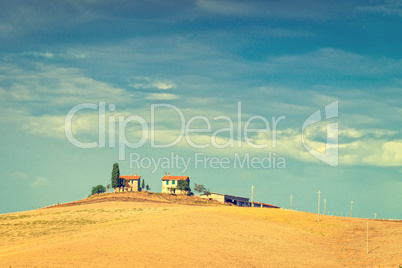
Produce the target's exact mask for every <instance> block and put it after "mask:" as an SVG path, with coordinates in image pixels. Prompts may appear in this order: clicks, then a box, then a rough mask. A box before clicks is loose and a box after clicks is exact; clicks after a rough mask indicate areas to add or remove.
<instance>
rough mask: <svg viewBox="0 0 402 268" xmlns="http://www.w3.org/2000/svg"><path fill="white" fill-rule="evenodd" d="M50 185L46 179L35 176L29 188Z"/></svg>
mask: <svg viewBox="0 0 402 268" xmlns="http://www.w3.org/2000/svg"><path fill="white" fill-rule="evenodd" d="M49 183H50V181H49V180H48V179H46V178H44V177H39V176H36V177H35V178H34V180H33V181H32V182H31V183H30V184H29V185H30V186H31V187H34V188H35V187H41V186H44V185H47V184H49Z"/></svg>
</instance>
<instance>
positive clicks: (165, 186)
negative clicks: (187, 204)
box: [162, 173, 190, 194]
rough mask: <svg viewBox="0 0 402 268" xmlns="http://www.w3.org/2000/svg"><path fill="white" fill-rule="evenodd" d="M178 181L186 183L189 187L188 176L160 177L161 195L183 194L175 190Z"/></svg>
mask: <svg viewBox="0 0 402 268" xmlns="http://www.w3.org/2000/svg"><path fill="white" fill-rule="evenodd" d="M179 181H186V182H187V184H188V186H189V187H190V177H188V176H170V173H168V174H166V173H165V176H163V177H162V193H168V194H169V193H175V194H183V192H182V191H181V190H179V189H177V184H178V182H179Z"/></svg>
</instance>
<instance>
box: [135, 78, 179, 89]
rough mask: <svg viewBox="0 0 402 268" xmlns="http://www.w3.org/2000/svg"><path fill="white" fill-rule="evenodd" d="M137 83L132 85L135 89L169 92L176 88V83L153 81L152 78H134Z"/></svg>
mask: <svg viewBox="0 0 402 268" xmlns="http://www.w3.org/2000/svg"><path fill="white" fill-rule="evenodd" d="M134 80H135V82H134V83H131V86H132V87H133V88H138V89H160V90H167V89H172V88H176V85H175V83H173V82H172V81H168V80H158V79H152V78H150V77H141V76H139V77H134Z"/></svg>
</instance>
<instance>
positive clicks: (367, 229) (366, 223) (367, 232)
mask: <svg viewBox="0 0 402 268" xmlns="http://www.w3.org/2000/svg"><path fill="white" fill-rule="evenodd" d="M366 224H367V254H368V221H367V223H366Z"/></svg>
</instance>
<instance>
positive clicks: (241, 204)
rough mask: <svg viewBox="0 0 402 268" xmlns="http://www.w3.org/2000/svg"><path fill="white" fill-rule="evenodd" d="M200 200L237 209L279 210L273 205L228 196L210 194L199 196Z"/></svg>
mask: <svg viewBox="0 0 402 268" xmlns="http://www.w3.org/2000/svg"><path fill="white" fill-rule="evenodd" d="M200 197H201V198H206V199H210V200H216V201H218V202H221V203H230V204H233V205H236V206H239V207H262V208H279V207H277V206H274V205H270V204H265V203H260V202H250V199H249V198H247V197H240V196H234V195H228V194H220V193H211V194H210V195H208V196H207V195H201V196H200Z"/></svg>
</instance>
